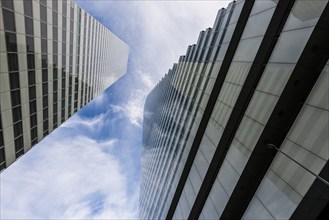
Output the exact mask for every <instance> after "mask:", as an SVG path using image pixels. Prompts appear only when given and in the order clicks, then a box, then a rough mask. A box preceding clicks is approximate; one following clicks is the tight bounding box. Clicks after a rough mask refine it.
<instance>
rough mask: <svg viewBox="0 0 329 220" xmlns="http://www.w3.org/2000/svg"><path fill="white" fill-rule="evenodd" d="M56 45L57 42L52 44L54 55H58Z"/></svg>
mask: <svg viewBox="0 0 329 220" xmlns="http://www.w3.org/2000/svg"><path fill="white" fill-rule="evenodd" d="M57 49H58V44H57V41H54V44H53V53H54V54H58V50H57Z"/></svg>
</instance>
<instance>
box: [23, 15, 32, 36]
mask: <svg viewBox="0 0 329 220" xmlns="http://www.w3.org/2000/svg"><path fill="white" fill-rule="evenodd" d="M25 32H26V34H27V35H31V36H33V20H32V19H31V18H28V17H25Z"/></svg>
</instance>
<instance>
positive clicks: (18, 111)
mask: <svg viewBox="0 0 329 220" xmlns="http://www.w3.org/2000/svg"><path fill="white" fill-rule="evenodd" d="M12 113H13V123H15V122H18V121H20V120H21V119H22V112H21V107H20V106H18V107H15V108H13V111H12Z"/></svg>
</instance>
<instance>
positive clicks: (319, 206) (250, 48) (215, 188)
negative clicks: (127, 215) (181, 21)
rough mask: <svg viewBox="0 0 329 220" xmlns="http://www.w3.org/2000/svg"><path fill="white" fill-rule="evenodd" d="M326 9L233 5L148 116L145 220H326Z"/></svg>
mask: <svg viewBox="0 0 329 220" xmlns="http://www.w3.org/2000/svg"><path fill="white" fill-rule="evenodd" d="M328 23H329V5H328V1H326V0H316V1H311V0H309V1H307V0H240V1H234V2H232V3H230V4H229V5H228V7H227V8H226V9H220V10H219V12H218V15H217V17H216V20H215V23H214V26H213V28H208V29H207V30H205V31H202V32H201V33H200V36H199V39H198V41H197V43H196V44H195V45H192V46H189V47H188V49H187V53H186V55H184V56H181V57H180V58H179V62H178V63H177V64H175V65H174V66H173V68H172V69H171V70H169V72H168V74H167V75H166V76H165V77H164V78H163V79H162V80H161V81H160V82H159V83H158V84H157V85H156V87H155V88H154V89H153V90H152V91H151V93H150V94H149V96H148V97H147V100H146V103H145V107H144V128H143V129H144V130H143V132H144V133H143V145H144V148H143V153H142V161H141V163H142V173H141V188H140V195H141V196H140V218H141V219H290V218H291V219H316V218H319V219H322V218H324V219H326V217H329V216H328V215H329V213H328V212H329V211H328V210H329V206H328V201H329V183H328V182H329V165H328V158H329V129H328V125H329V63H328V56H329V54H328V51H329V26H328Z"/></svg>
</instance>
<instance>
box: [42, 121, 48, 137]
mask: <svg viewBox="0 0 329 220" xmlns="http://www.w3.org/2000/svg"><path fill="white" fill-rule="evenodd" d="M43 130H44V131H46V130H48V120H45V121H43ZM47 134H48V133H47Z"/></svg>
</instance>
